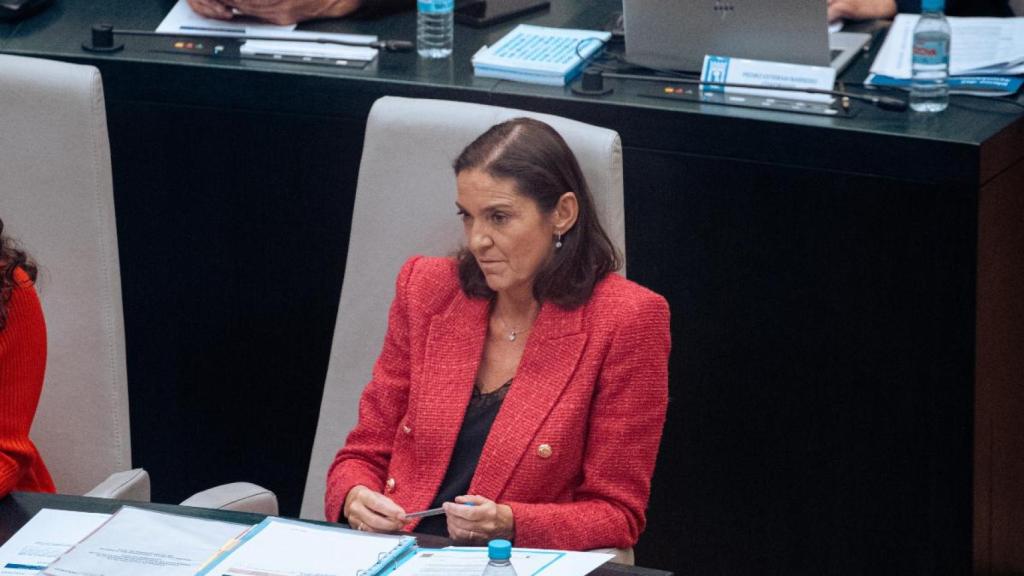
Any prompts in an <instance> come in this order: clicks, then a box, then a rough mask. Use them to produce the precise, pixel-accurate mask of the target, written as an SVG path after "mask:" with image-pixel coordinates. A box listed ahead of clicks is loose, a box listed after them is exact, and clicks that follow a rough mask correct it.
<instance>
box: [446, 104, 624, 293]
mask: <svg viewBox="0 0 1024 576" xmlns="http://www.w3.org/2000/svg"><path fill="white" fill-rule="evenodd" d="M452 167H453V168H454V169H455V174H456V175H459V174H461V173H462V172H463V171H465V170H480V171H482V172H484V173H485V174H487V175H488V176H490V177H491V178H494V179H495V180H502V179H507V180H511V181H513V182H514V183H515V186H516V189H517V191H518V192H519V193H520V194H522V195H524V196H526V197H527V198H530V199H532V200H533V201H534V202H536V203H537V207H538V208H539V209H540V211H541V213H542V214H550V213H551V211H552V210H554V209H555V207H556V206H557V204H558V199H559V198H561V196H562V195H563V194H565V193H566V192H575V193H576V202H577V204H578V205H579V214H578V216H577V218H576V224H575V225H574V226H573V227H572V228H571V229H569V230H568V231H567V232H566V233H565V234H563V236H562V247H561V248H559V249H557V250H555V251H554V253H553V256H552V258H551V259H550V260H549V261H548V262H547V264H545V265H544V266H543V267H542V268H541V269H540V271H538V273H537V277H536V278H535V279H534V283H533V297H534V298H536V299H537V301H538V302H544V301H550V302H554V303H555V304H557V305H559V306H561V307H563V308H568V309H572V308H576V307H579V306H581V305H582V304H584V303H585V302H586V301H587V300H588V299H589V298H590V295H591V293H593V291H594V286H595V285H596V284H597V282H598V280H600V279H602V278H604V277H605V276H606V275H607V274H609V273H610V272H613V271H615V270H618V269H619V267H620V266H621V265H622V264H621V262H622V258H621V257H620V256H619V254H618V251H617V250H616V249H615V246H614V245H613V244H612V241H611V240H610V239H609V238H608V234H606V233H605V231H604V229H603V228H602V227H601V223H600V222H599V221H598V218H597V211H596V210H595V207H594V199H593V197H592V196H591V195H590V189H589V188H588V187H587V181H586V179H585V178H584V177H583V171H582V170H580V165H579V162H577V161H576V156H574V155H573V153H572V150H570V149H569V145H568V144H566V143H565V140H564V139H562V137H561V136H560V135H559V134H558V132H556V131H555V129H554V128H552V127H551V126H548V125H547V124H545V123H543V122H540V121H538V120H533V119H530V118H515V119H513V120H509V121H507V122H503V123H501V124H498V125H496V126H493V127H491V128H490V129H489V130H487V131H486V132H484V133H483V134H481V135H480V136H479V137H478V138H477V139H476V140H474V141H473V142H472V143H471V144H470V145H469V146H467V147H466V149H465V150H463V151H462V153H461V154H459V157H458V158H456V159H455V162H454V164H453V166H452ZM553 243H554V238H552V244H553ZM456 258H457V260H458V267H459V281H460V282H461V284H462V290H463V291H464V292H465V293H466V294H468V295H470V296H476V297H480V298H490V297H492V296H493V295H494V292H493V291H492V290H491V289H490V288H488V286H487V282H486V280H485V279H484V275H483V272H482V271H481V270H480V267H479V265H478V264H477V262H476V259H475V258H474V257H473V254H472V253H471V252H470V251H469V249H468V248H467V247H463V248H462V249H461V250H459V252H458V254H457V255H456Z"/></svg>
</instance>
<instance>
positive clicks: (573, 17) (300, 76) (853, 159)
mask: <svg viewBox="0 0 1024 576" xmlns="http://www.w3.org/2000/svg"><path fill="white" fill-rule="evenodd" d="M173 4H174V2H173V1H172V0H108V1H105V2H70V1H68V0H58V2H57V3H56V5H55V6H54V7H53V8H51V9H50V10H48V11H47V12H45V13H43V14H40V15H38V16H35V17H33V18H31V19H29V20H27V21H24V22H22V23H19V24H2V25H0V49H2V50H3V51H5V52H8V53H13V54H23V55H38V56H43V57H49V58H59V59H65V60H72V61H81V62H89V63H93V64H95V65H98V66H100V67H101V69H106V66H105V65H113V64H115V63H117V64H128V63H136V64H138V63H150V64H161V65H165V66H161V67H160V74H162V75H164V79H163V80H162V81H159V82H156V81H154V82H153V84H152V86H151V89H152V90H147V87H146V85H145V84H142V85H140V84H139V83H138V82H133V85H132V86H131V87H130V91H131V92H132V94H133V97H136V98H145V99H147V100H151V101H158V102H159V101H163V102H175V103H178V104H181V103H189V104H196V105H210V106H222V105H230V106H233V107H242V108H247V109H253V110H260V109H264V110H274V111H278V112H282V111H293V112H296V113H304V114H326V115H343V116H344V115H348V114H351V112H352V110H360V109H361V108H362V107H361V106H348V105H347V104H346V103H345V102H339V101H338V100H337V99H334V98H331V93H332V92H333V88H332V86H335V83H344V84H346V85H347V84H349V83H351V82H353V81H357V82H359V83H361V84H366V83H369V84H371V85H372V84H375V83H380V82H384V83H387V84H388V85H389V86H390V90H391V91H392V92H393V91H395V89H396V88H397V85H402V88H403V90H402V91H403V92H405V93H406V94H408V95H411V96H415V95H423V96H430V97H442V98H451V99H458V100H472V101H483V100H490V101H494V102H501V101H502V98H501V96H502V95H507V96H514V98H515V100H516V101H517V102H520V103H522V102H524V101H529V100H530V99H533V98H536V99H543V100H545V104H544V107H545V108H546V109H549V110H554V111H556V112H555V113H558V112H557V111H558V110H560V109H563V108H564V109H566V110H570V109H571V110H572V111H574V113H575V114H574V115H576V116H584V117H587V118H591V119H593V120H592V121H593V122H595V123H597V124H602V120H603V119H605V118H614V117H615V116H616V115H621V114H623V113H624V112H626V111H627V110H629V111H636V110H644V111H650V113H648V114H647V116H648V118H649V119H650V120H651V122H650V124H647V123H639V124H637V125H634V126H633V127H632V129H630V128H629V127H624V129H620V132H621V133H622V136H623V141H624V142H627V143H629V142H631V141H642V140H646V139H647V138H645V137H642V136H641V137H639V138H637V137H635V136H636V135H642V134H650V132H651V131H652V130H655V131H657V130H658V128H660V129H661V130H662V131H663V133H664V134H665V136H666V138H665V139H663V140H661V141H660V143H659V147H663V148H665V149H669V150H675V151H681V152H690V153H706V152H707V151H709V150H716V149H717V145H718V143H716V142H706V141H696V142H694V141H689V140H687V139H686V138H681V137H680V133H678V132H675V131H673V130H671V128H674V127H676V126H683V125H686V126H687V127H688V128H689V129H688V130H687V132H689V131H701V126H693V125H692V124H693V123H712V124H714V126H715V127H716V131H717V132H718V133H720V134H721V135H722V138H723V140H731V141H732V144H731V153H732V154H734V155H745V156H750V157H751V158H754V159H757V160H759V161H765V162H773V163H789V164H794V165H801V164H804V163H806V158H807V157H808V152H809V151H810V150H813V149H815V148H817V147H818V146H819V139H818V138H815V137H814V135H815V134H816V133H817V132H816V129H828V130H829V132H830V134H831V136H832V138H833V140H834V141H833V142H831V143H830V145H831V146H832V147H834V153H833V154H832V155H830V156H825V157H822V156H821V155H820V154H812V156H813V157H814V158H815V165H816V166H818V167H821V166H822V164H823V163H825V164H826V165H827V166H828V167H832V168H835V169H838V170H841V171H847V172H867V173H874V174H899V175H900V176H901V177H907V176H912V177H914V178H920V179H922V180H932V181H949V180H950V179H956V178H961V179H962V178H972V177H975V176H976V175H973V174H969V173H965V171H963V170H960V169H959V167H958V166H949V165H938V164H936V163H929V162H915V161H912V160H916V159H917V158H912V157H908V156H907V154H912V153H913V151H914V150H915V149H917V150H918V151H919V153H921V154H923V156H922V158H924V159H927V157H928V156H927V155H928V154H931V155H933V156H934V154H933V153H932V152H930V151H929V150H928V149H927V148H928V146H929V145H931V144H935V145H942V146H952V147H963V148H971V147H976V146H980V145H981V144H982V143H984V142H986V141H989V140H991V139H992V138H993V136H995V135H996V134H998V133H999V132H1000V131H1002V130H1004V129H1006V128H1007V127H1008V126H1010V125H1011V124H1013V123H1014V122H1015V121H1016V120H1017V119H1018V118H1020V117H1021V116H1022V114H1024V111H1022V110H1021V109H1020V108H1017V107H1014V106H1010V105H1005V104H1003V105H1000V104H995V103H985V102H979V101H977V100H974V99H966V98H955V97H954V99H953V103H952V104H951V106H950V109H949V110H948V111H947V112H946V113H944V114H942V115H938V116H937V115H927V114H925V115H922V114H911V113H894V112H887V111H884V110H878V109H875V108H872V107H870V106H866V105H860V104H855V105H854V107H855V109H856V110H857V113H856V114H855V116H854V117H853V118H826V117H817V116H809V115H799V114H792V113H784V112H766V111H761V110H750V109H743V108H735V107H725V106H715V105H707V104H703V105H702V104H695V103H686V102H674V101H667V100H661V99H652V98H647V97H642V96H638V93H639V92H641V91H643V90H645V89H647V88H649V87H650V86H649V84H647V83H644V82H636V81H611V85H612V86H614V87H615V88H616V90H615V93H614V94H612V95H609V96H606V97H601V98H585V97H580V96H575V95H573V94H572V93H571V91H570V90H569V89H568V88H562V87H546V86H534V85H527V84H520V83H515V82H508V81H499V80H493V79H483V78H476V77H474V76H473V71H472V66H471V64H470V58H471V56H472V54H473V53H474V52H475V51H476V50H477V49H478V48H479V47H480V46H481V45H485V44H489V43H493V42H494V41H495V40H497V39H498V38H500V37H501V36H503V35H504V34H505V33H506V32H508V31H509V30H510V29H511V28H512V27H513V26H515V25H516V24H517V23H520V22H528V23H531V24H538V25H547V26H565V27H577V28H588V29H601V28H603V27H604V25H605V24H606V23H607V21H608V19H609V15H610V14H611V13H612V11H613V10H615V9H616V8H617V7H619V6H620V2H617V1H616V0H586V1H584V0H562V1H558V2H553V3H552V8H551V9H550V10H549V11H547V12H541V13H538V14H535V15H532V16H528V17H526V18H524V19H522V20H518V21H514V22H510V23H507V24H504V25H501V26H496V27H492V28H487V29H483V30H476V29H472V28H468V27H464V26H456V37H455V51H454V54H453V57H452V58H451V59H446V60H440V61H427V60H422V59H420V58H418V57H417V55H416V54H415V52H411V53H404V54H381V56H380V57H379V59H378V61H377V62H376V63H375V64H374V65H372V66H371V67H370V68H369V69H367V70H362V71H353V70H345V69H334V68H330V67H324V66H316V65H296V64H278V63H267V62H258V61H251V60H246V61H241V62H239V61H238V60H234V61H232V60H226V59H225V60H216V59H211V58H206V57H196V56H185V55H172V54H165V53H161V52H153V51H151V49H153V48H156V47H158V46H161V45H162V44H163V43H164V42H165V41H163V40H156V39H151V38H138V37H124V38H122V39H123V40H124V41H125V44H126V48H125V50H124V51H123V52H120V53H116V54H112V55H95V54H88V53H85V52H84V51H83V50H82V48H81V44H82V41H84V40H87V39H88V37H89V33H90V27H91V26H92V25H93V24H94V23H101V22H102V23H110V24H113V25H114V26H115V27H119V28H135V29H146V30H152V29H155V28H156V26H157V24H159V22H160V21H161V20H162V19H163V17H164V15H165V14H166V12H167V11H168V10H169V9H170V7H171V6H172V5H173ZM303 28H304V29H311V30H328V31H338V32H352V33H365V34H377V35H378V36H379V37H380V38H382V39H387V38H394V39H414V38H415V15H414V14H412V13H400V14H397V15H393V16H389V17H385V18H382V19H378V20H367V21H344V20H342V21H326V22H318V23H310V24H305V25H303ZM876 44H880V40H879V41H878V42H876ZM873 48H874V49H875V50H877V48H878V46H877V45H876V46H874V47H873ZM870 61H871V58H869V57H861V58H859V59H858V60H857V62H856V63H855V64H854V65H853V66H852V67H851V69H850V70H849V71H847V73H846V74H845V75H844V78H843V79H844V80H846V81H847V82H848V83H850V84H851V85H855V84H856V83H858V82H860V81H862V80H863V79H864V77H865V76H866V75H867V70H868V67H869V66H870ZM211 69H216V70H221V71H223V73H222V74H221V75H219V76H217V77H216V78H217V79H216V80H212V79H211V77H210V76H208V75H206V74H204V72H207V71H209V70H211ZM228 71H230V72H231V73H244V74H245V75H246V81H245V84H246V85H247V87H248V88H249V90H245V91H242V90H236V91H232V92H230V93H227V91H225V90H211V89H207V88H208V86H207V85H205V84H204V82H213V83H214V84H216V83H219V82H223V81H224V80H225V77H224V73H227V72H228ZM179 73H180V74H181V76H180V79H181V80H182V81H181V82H169V81H167V75H169V74H179ZM280 75H287V76H288V78H289V82H290V83H291V84H292V86H293V88H294V89H293V90H291V91H289V92H287V93H278V92H275V91H270V90H267V89H266V88H267V86H268V85H269V84H268V83H272V82H273V78H274V77H279V76H280ZM173 86H177V89H173V88H172V87H173ZM126 88H127V87H126ZM169 88H171V89H169ZM364 89H372V88H369V87H366V88H364ZM268 94H273V96H272V97H270V96H268ZM107 97H108V98H115V99H116V98H119V97H122V93H121V91H120V90H119V85H118V84H117V83H116V82H109V83H108V86H107ZM559 102H563V104H559ZM666 113H671V115H670V116H666V115H665V114H666ZM666 118H671V119H672V121H671V122H669V123H667V124H666V122H665V120H666ZM605 124H606V125H607V124H615V122H612V123H605ZM776 125H785V126H786V127H787V129H789V130H793V129H797V127H803V128H804V130H801V136H802V137H798V138H793V137H789V138H788V139H787V141H786V146H784V147H781V146H777V145H774V144H777V142H773V141H772V140H771V139H770V138H769V140H767V141H766V140H765V136H766V134H765V131H766V130H765V129H766V128H767V129H768V131H770V130H771V128H772V126H776ZM754 130H756V131H760V132H761V134H760V137H750V136H752V135H751V134H750V132H751V131H754ZM837 131H839V132H846V133H849V134H848V135H846V136H845V137H842V138H839V137H838V136H837V134H838V132H837ZM737 134H746V135H747V136H748V137H747V138H743V139H736V138H735V136H736V135H737ZM877 135H886V136H891V137H895V138H893V142H894V144H896V143H899V142H902V143H904V144H905V145H906V147H905V148H903V147H900V148H896V149H891V150H889V151H888V152H889V153H888V154H878V153H872V151H870V150H865V149H864V146H863V145H864V142H866V139H867V138H869V137H871V136H877ZM1020 135H1021V132H1020V129H1018V131H1017V132H1016V136H1017V137H1020ZM908 160H911V161H908ZM915 167H917V169H918V170H919V172H916V173H914V170H915ZM908 171H910V172H911V173H910V174H908Z"/></svg>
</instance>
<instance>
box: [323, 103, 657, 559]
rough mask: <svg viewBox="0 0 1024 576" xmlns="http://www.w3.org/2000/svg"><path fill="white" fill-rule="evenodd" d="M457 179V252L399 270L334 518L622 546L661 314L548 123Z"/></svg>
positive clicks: (644, 463) (489, 142)
mask: <svg viewBox="0 0 1024 576" xmlns="http://www.w3.org/2000/svg"><path fill="white" fill-rule="evenodd" d="M455 172H456V175H457V183H458V198H457V202H456V204H457V207H458V210H459V214H460V215H461V217H462V220H463V223H464V228H465V237H466V247H465V248H464V249H463V250H462V251H461V252H460V253H459V254H458V255H457V256H456V257H455V258H452V259H445V258H413V259H411V260H409V261H408V262H407V263H406V264H405V266H404V267H403V268H402V271H401V273H400V274H399V276H398V281H397V284H396V289H395V292H396V294H395V300H394V302H393V304H392V307H391V312H390V315H389V320H388V331H387V335H386V337H385V341H384V347H383V351H382V352H381V355H380V358H379V359H378V360H377V363H376V365H375V367H374V371H373V379H372V381H371V382H370V383H369V385H368V386H367V388H366V390H365V391H364V392H363V396H362V399H361V401H360V407H359V422H358V424H357V425H356V427H355V429H354V430H353V431H352V432H351V434H350V435H349V437H348V440H347V441H346V444H345V446H344V448H342V449H341V451H339V452H338V455H337V457H336V458H335V460H334V463H333V465H332V466H331V468H330V471H329V472H328V481H327V495H326V506H327V517H328V518H329V519H337V520H339V521H341V520H347V522H348V523H349V524H350V525H351V526H353V527H356V528H358V529H360V530H374V531H377V530H397V529H401V528H405V529H410V530H412V529H415V530H417V531H419V532H433V533H438V534H442V535H448V536H450V537H451V538H453V539H454V540H456V541H458V542H462V543H474V544H482V543H485V542H486V541H487V540H490V539H492V538H508V539H510V540H514V541H515V543H516V545H518V546H526V547H531V546H532V547H541V546H543V547H553V548H564V549H592V548H599V547H618V548H625V547H629V546H632V545H634V544H635V543H636V541H637V538H638V537H639V535H640V533H641V532H642V531H643V529H644V524H645V508H646V506H647V499H648V496H649V494H650V481H651V475H652V473H653V470H654V462H655V459H656V456H657V451H658V444H659V442H660V439H661V431H662V427H663V424H664V419H665V409H666V404H667V392H668V391H667V388H668V355H669V347H670V336H669V311H668V305H667V303H666V302H665V300H664V299H663V298H662V297H660V296H658V295H657V294H655V293H653V292H651V291H649V290H646V289H644V288H642V287H640V286H639V285H637V284H634V283H633V282H630V281H629V280H626V279H624V278H622V277H621V276H618V275H616V274H613V273H612V272H613V271H614V270H616V269H617V268H618V267H619V260H620V259H619V257H618V256H617V254H616V251H615V249H614V247H613V246H612V244H611V241H610V240H609V239H608V237H607V235H606V234H605V232H604V231H603V230H602V228H601V225H600V223H599V222H598V220H597V216H596V213H595V211H594V206H593V201H592V199H591V196H590V193H589V191H588V189H587V186H586V182H585V181H584V179H583V175H582V172H581V171H580V168H579V165H578V163H577V162H576V159H575V157H574V156H573V155H572V152H571V151H570V150H569V148H568V146H567V145H566V143H565V141H564V140H562V138H561V137H560V136H559V135H558V133H557V132H555V131H554V130H553V129H552V128H550V127H549V126H547V125H546V124H543V123H541V122H538V121H536V120H529V119H516V120H512V121H509V122H506V123H504V124H499V125H497V126H495V127H493V128H491V129H490V130H488V131H487V132H486V133H484V134H483V135H482V136H480V137H479V138H478V139H477V140H476V141H474V142H473V143H472V144H470V145H469V146H468V147H467V148H466V150H464V151H463V153H462V154H461V155H460V156H459V158H458V159H457V160H456V162H455ZM442 505H443V507H444V509H445V515H444V516H438V517H434V518H428V519H425V520H423V521H419V520H418V519H412V520H411V519H408V518H406V517H405V514H406V513H407V512H412V511H414V510H423V509H427V508H432V507H436V506H442Z"/></svg>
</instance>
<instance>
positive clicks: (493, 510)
mask: <svg viewBox="0 0 1024 576" xmlns="http://www.w3.org/2000/svg"><path fill="white" fill-rule="evenodd" d="M459 504H472V506H460V505H459ZM444 512H445V514H446V515H447V517H448V536H450V537H451V539H452V540H454V541H455V542H456V543H458V544H487V542H488V541H490V540H493V539H495V538H504V539H505V540H509V541H511V540H513V539H514V538H515V519H514V518H513V517H512V508H510V507H509V506H507V505H505V504H498V503H496V502H495V501H494V500H488V499H487V498H484V497H483V496H459V497H457V498H455V503H452V502H445V504H444Z"/></svg>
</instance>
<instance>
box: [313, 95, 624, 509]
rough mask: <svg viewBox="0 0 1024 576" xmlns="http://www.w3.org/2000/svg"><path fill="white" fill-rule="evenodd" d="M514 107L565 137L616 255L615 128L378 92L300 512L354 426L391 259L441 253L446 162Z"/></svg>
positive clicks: (454, 228) (450, 212)
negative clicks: (548, 125)
mask: <svg viewBox="0 0 1024 576" xmlns="http://www.w3.org/2000/svg"><path fill="white" fill-rule="evenodd" d="M522 116H529V117H532V118H536V119H538V120H541V121H544V122H547V123H548V124H550V125H551V126H552V127H554V128H555V129H556V130H557V131H558V132H559V133H560V134H561V135H562V137H563V138H565V140H566V141H567V142H568V143H569V146H570V147H571V148H572V150H573V152H574V153H575V154H576V157H577V159H578V160H579V162H580V165H581V167H582V168H583V172H584V175H585V176H586V178H587V183H588V184H589V185H590V188H591V192H592V193H593V195H594V200H595V203H596V204H597V209H598V212H599V214H600V217H601V222H602V224H603V225H604V227H605V230H606V231H607V232H608V234H609V236H610V237H611V239H612V241H613V242H614V243H615V245H616V246H617V247H618V248H619V249H620V250H622V251H623V254H625V242H624V238H625V224H624V213H623V212H624V210H623V201H622V150H621V144H620V142H619V136H618V134H616V133H615V132H613V131H611V130H607V129H604V128H598V127H595V126H590V125H587V124H583V123H580V122H576V121H572V120H567V119H565V118H559V117H556V116H549V115H546V114H535V113H532V112H524V111H522V110H512V109H508V108H498V107H494V106H483V105H479V104H466V103H461V102H448V101H443V100H416V99H407V98H394V97H385V98H381V99H380V100H378V101H377V102H376V103H375V104H374V105H373V109H372V110H371V111H370V117H369V120H368V122H367V126H366V138H365V140H364V143H363V157H362V161H361V164H360V166H359V182H358V187H357V190H356V200H355V208H354V211H353V215H352V233H351V238H350V239H349V245H348V258H347V260H346V264H345V280H344V284H343V286H342V291H341V302H340V304H339V307H338V318H337V320H336V324H335V327H334V342H333V344H332V346H331V359H330V366H329V368H328V371H327V382H326V384H325V386H324V394H323V401H322V402H321V405H320V419H319V421H318V423H317V431H316V438H315V440H314V443H313V453H312V458H311V460H310V465H309V474H308V476H307V478H306V491H305V494H304V496H303V500H302V512H301V516H302V517H303V518H309V519H319V520H322V519H323V518H324V490H325V485H326V474H327V468H328V467H329V466H330V463H331V461H332V460H333V458H334V455H335V453H336V452H337V451H338V449H339V448H341V446H342V444H343V443H344V442H345V437H346V436H347V434H348V432H349V431H350V430H351V429H352V428H353V427H354V426H355V423H356V417H357V405H358V402H359V396H360V394H361V393H362V391H363V388H364V387H365V386H366V383H367V382H369V380H370V373H371V370H372V368H373V363H374V361H375V360H376V358H377V355H378V354H379V353H380V349H381V345H382V343H383V341H384V332H385V330H386V328H387V315H388V307H389V306H390V304H391V300H392V298H393V297H394V294H393V293H394V281H395V276H396V275H397V274H398V270H399V268H400V267H401V265H402V263H403V262H404V261H405V260H406V259H407V258H408V257H410V256H412V255H414V254H424V255H430V256H443V255H447V254H450V253H452V252H454V250H455V249H456V248H458V246H459V244H460V241H461V239H462V224H461V222H460V221H459V219H458V218H456V216H455V175H454V174H453V172H452V169H451V164H452V161H453V160H455V157H456V156H458V154H459V152H461V151H462V149H463V148H464V147H465V146H466V145H467V144H469V143H470V142H472V141H473V140H474V139H475V138H476V137H477V136H479V135H480V134H482V133H483V132H484V131H486V130H487V129H488V128H490V127H491V126H493V125H495V124H498V123H500V122H503V121H505V120H509V119H511V118H517V117H522ZM623 273H624V271H623Z"/></svg>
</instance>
